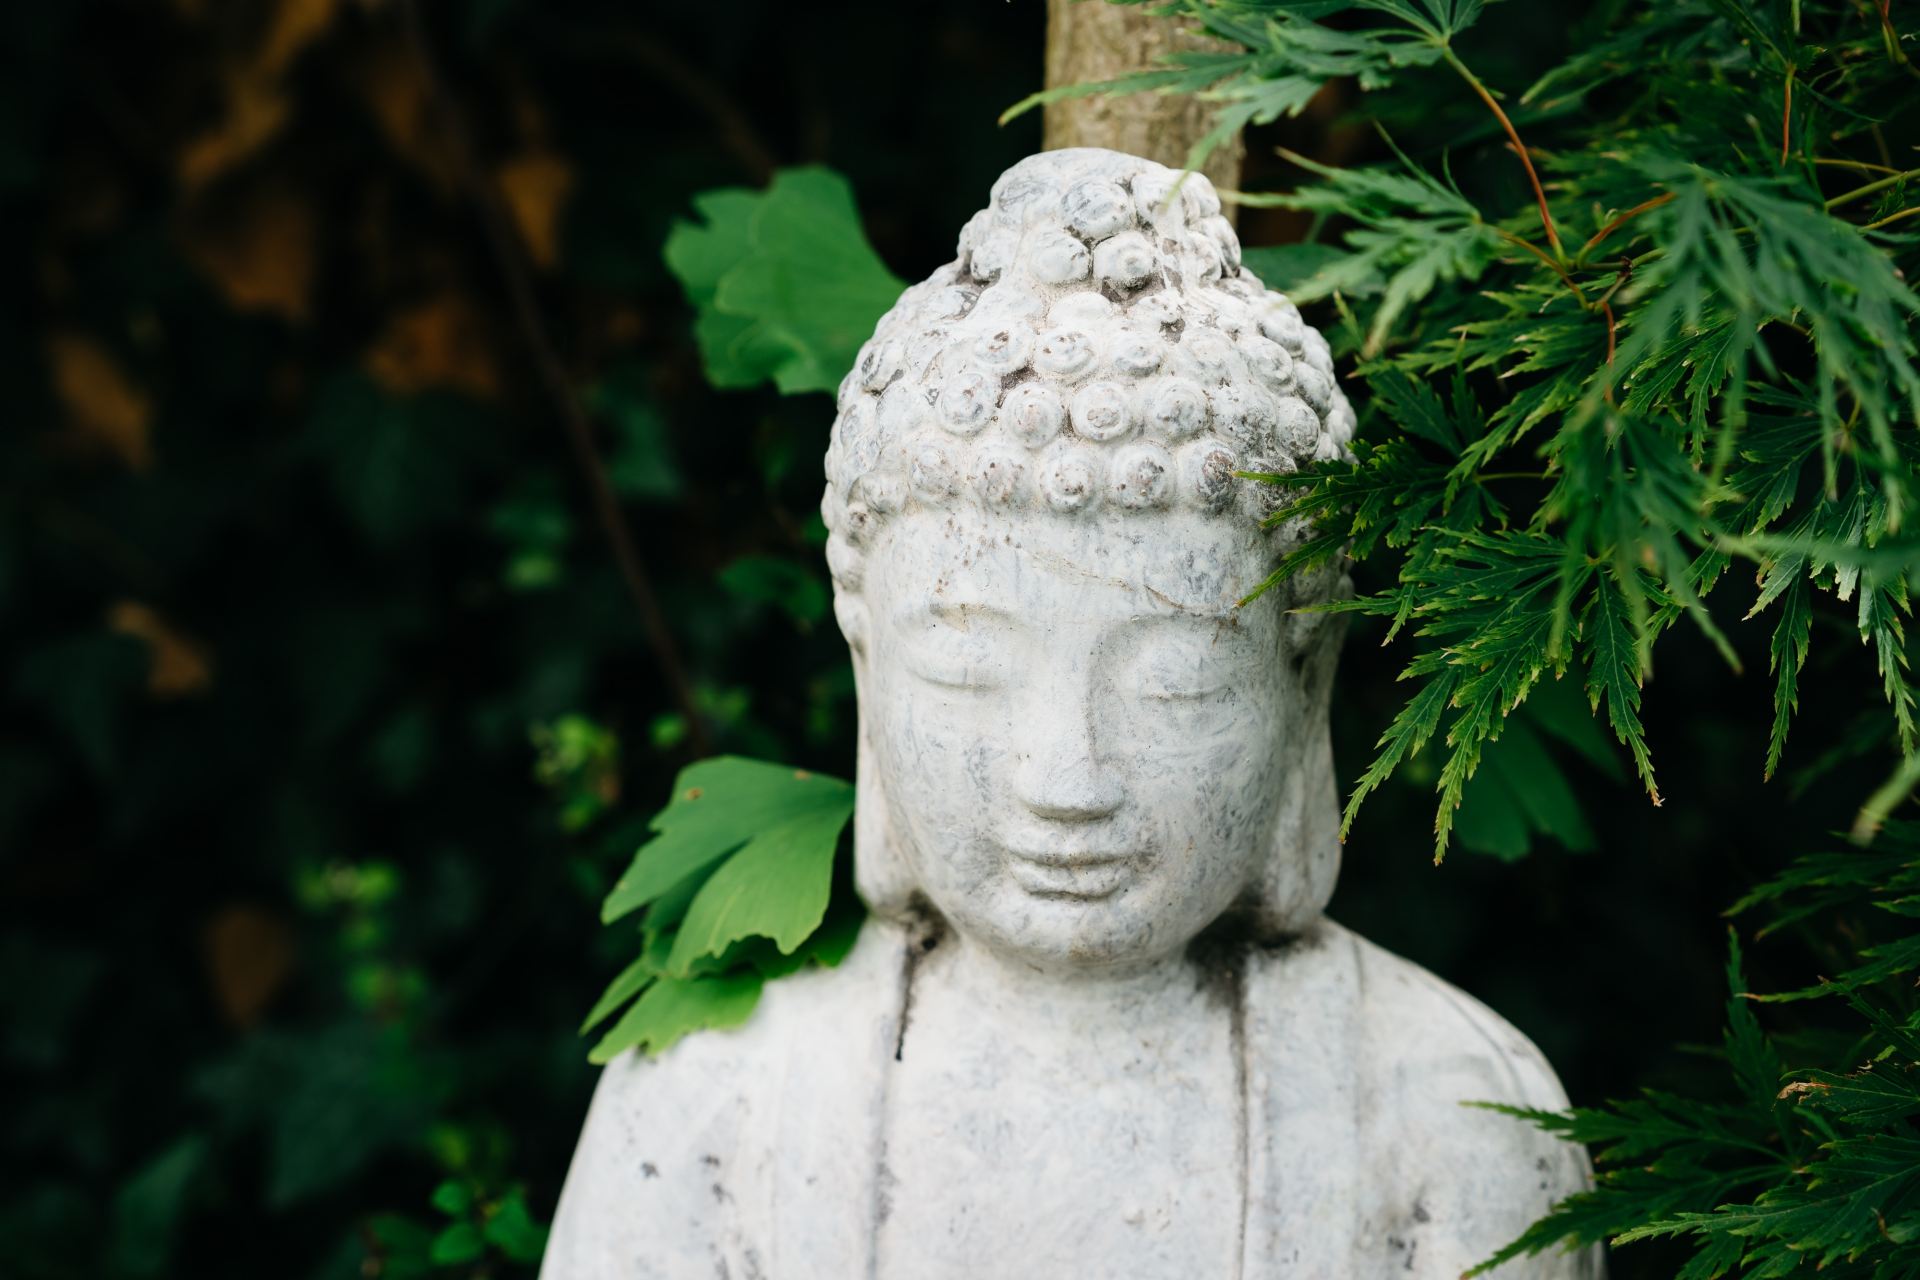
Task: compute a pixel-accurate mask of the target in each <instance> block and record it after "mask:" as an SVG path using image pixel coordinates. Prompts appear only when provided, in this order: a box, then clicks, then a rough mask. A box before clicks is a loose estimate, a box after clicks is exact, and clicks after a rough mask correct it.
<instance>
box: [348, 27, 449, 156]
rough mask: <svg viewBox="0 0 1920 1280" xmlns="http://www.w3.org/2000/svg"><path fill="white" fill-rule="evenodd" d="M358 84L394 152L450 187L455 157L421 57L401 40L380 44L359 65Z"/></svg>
mask: <svg viewBox="0 0 1920 1280" xmlns="http://www.w3.org/2000/svg"><path fill="white" fill-rule="evenodd" d="M354 84H355V86H356V87H357V88H358V89H359V91H360V97H361V99H362V100H363V101H364V102H365V103H366V106H367V112H368V114H370V115H372V117H373V120H374V123H375V125H377V126H378V127H379V130H380V136H382V137H383V138H385V139H386V140H387V145H388V146H390V147H392V148H393V150H394V153H395V154H396V155H398V156H400V158H401V159H403V160H405V161H407V162H408V163H409V164H411V165H412V166H413V167H414V168H415V169H417V170H419V171H420V172H421V173H422V174H424V175H425V176H426V177H427V178H428V179H429V180H430V181H432V182H433V183H434V184H435V185H436V186H437V187H438V188H439V189H440V190H441V191H442V192H451V191H452V190H453V189H454V185H455V176H456V175H455V172H454V167H453V157H452V155H451V153H450V152H449V150H448V148H447V147H446V146H445V145H444V143H442V142H441V141H440V139H439V136H438V134H437V132H436V131H435V128H434V119H433V103H432V95H431V86H430V85H428V83H427V79H426V76H425V74H424V73H423V72H422V71H421V69H420V62H419V59H418V58H416V57H414V56H413V54H412V53H411V52H410V51H409V50H408V49H407V48H406V47H405V46H404V45H403V44H401V43H400V42H399V41H397V40H389V41H386V42H384V43H381V44H378V45H375V46H373V47H372V48H371V49H370V50H369V52H368V53H367V55H366V56H365V58H364V59H362V61H361V63H360V65H359V66H358V68H357V69H356V74H355V76H354Z"/></svg>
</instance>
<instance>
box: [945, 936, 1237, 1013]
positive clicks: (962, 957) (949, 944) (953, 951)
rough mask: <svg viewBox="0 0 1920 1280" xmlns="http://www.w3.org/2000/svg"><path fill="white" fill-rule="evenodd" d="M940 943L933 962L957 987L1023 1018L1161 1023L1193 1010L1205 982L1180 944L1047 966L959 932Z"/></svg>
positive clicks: (987, 1006)
mask: <svg viewBox="0 0 1920 1280" xmlns="http://www.w3.org/2000/svg"><path fill="white" fill-rule="evenodd" d="M940 950H941V951H942V952H945V953H947V954H944V955H941V956H940V957H939V958H938V960H937V961H936V962H935V963H934V964H932V965H930V966H928V968H929V969H931V970H933V971H935V972H938V973H939V974H940V978H939V980H940V981H942V982H943V983H946V984H950V985H951V987H952V989H953V990H954V992H955V994H956V995H959V996H960V997H961V998H963V999H965V1000H968V1001H970V1002H972V1003H973V1004H974V1005H975V1006H976V1007H977V1008H979V1009H981V1010H982V1011H983V1012H986V1011H992V1012H995V1013H1003V1014H1005V1015H1006V1016H1007V1017H1009V1018H1014V1019H1018V1020H1023V1021H1024V1020H1029V1019H1032V1020H1038V1021H1049V1020H1056V1019H1060V1018H1063V1017H1064V1018H1070V1019H1073V1020H1074V1021H1076V1022H1085V1021H1088V1020H1091V1021H1095V1022H1104V1021H1106V1020H1107V1019H1108V1018H1113V1019H1118V1020H1121V1021H1123V1022H1127V1023H1129V1024H1130V1025H1134V1026H1140V1025H1148V1026H1151V1025H1157V1024H1160V1023H1161V1022H1162V1021H1163V1020H1168V1019H1172V1018H1173V1016H1174V1013H1175V1011H1176V1010H1190V1009H1191V1008H1192V1007H1193V1006H1194V1004H1195V1003H1196V997H1197V993H1198V988H1200V987H1201V986H1203V985H1204V984H1205V982H1206V977H1205V975H1204V974H1203V973H1202V971H1201V969H1200V968H1199V967H1198V966H1196V965H1195V964H1194V962H1193V961H1191V960H1189V959H1188V958H1187V957H1186V956H1185V955H1184V954H1182V953H1180V952H1175V953H1173V954H1171V955H1167V956H1160V957H1155V958H1153V959H1150V960H1143V961H1138V962H1134V963H1130V964H1125V965H1113V966H1101V967H1098V968H1069V967H1061V968H1051V967H1048V968H1042V967H1039V966H1036V965H1034V964H1032V963H1030V962H1028V961H1025V960H1022V959H1020V958H1019V957H1017V956H1009V955H1006V954H1004V953H1002V952H998V951H995V950H993V949H992V948H990V947H988V946H986V945H984V944H982V943H980V942H977V941H974V940H972V939H970V938H968V937H967V936H966V935H964V934H960V933H953V932H949V933H948V934H947V935H946V938H945V940H944V941H943V942H942V944H941V947H940ZM930 959H931V957H930ZM928 976H929V977H931V976H933V975H932V973H929V974H928Z"/></svg>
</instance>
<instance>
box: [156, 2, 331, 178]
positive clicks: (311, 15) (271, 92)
mask: <svg viewBox="0 0 1920 1280" xmlns="http://www.w3.org/2000/svg"><path fill="white" fill-rule="evenodd" d="M337 8H338V0H279V4H278V5H277V6H276V7H275V8H274V11H273V17H272V20H271V21H270V22H268V23H267V26H266V30H265V34H264V35H263V36H262V37H261V39H260V42H259V45H258V47H257V48H255V50H254V51H253V52H252V54H251V55H250V56H248V57H246V58H244V59H242V60H240V61H237V62H235V63H233V64H232V65H230V66H229V67H228V68H227V70H226V74H225V77H224V78H225V97H226V103H225V110H224V111H223V112H222V114H221V118H220V120H219V122H218V123H216V124H215V125H214V126H213V127H212V128H211V129H209V130H207V131H206V132H205V133H202V134H200V135H199V136H198V137H196V138H194V139H193V140H192V141H191V142H189V143H187V145H186V146H185V147H183V148H182V149H181V151H180V155H179V158H178V160H177V161H176V162H175V176H176V177H177V178H178V179H179V182H180V185H181V186H182V187H183V188H185V190H186V191H187V193H188V194H189V195H191V194H193V193H194V192H197V191H199V190H200V189H202V188H203V187H205V186H206V185H207V184H208V183H210V182H212V181H213V180H214V179H215V178H217V177H219V176H220V175H221V174H223V173H225V172H227V171H228V170H229V169H232V168H233V167H234V166H235V165H237V164H239V163H240V162H241V161H243V160H245V159H246V158H247V157H248V156H251V155H252V154H253V153H254V152H256V151H258V150H259V149H260V148H261V147H262V146H264V145H265V144H266V143H267V142H268V141H269V140H270V139H271V138H272V137H273V136H274V135H275V134H277V133H279V132H280V128H281V126H282V125H284V124H285V123H286V121H287V115H288V113H289V111H290V109H291V107H292V101H291V99H289V97H288V96H287V94H286V92H285V89H284V87H283V86H282V84H281V79H282V77H283V76H284V75H285V74H286V72H287V71H288V69H289V68H291V67H292V66H293V64H294V63H295V62H296V61H297V60H298V59H299V56H300V54H301V53H303V52H305V51H306V49H307V48H308V47H309V46H310V45H312V43H313V42H314V41H315V40H316V39H318V38H319V37H320V36H321V35H322V34H324V33H325V32H326V30H327V28H328V27H329V26H330V25H332V22H333V17H334V13H335V11H336V10H337Z"/></svg>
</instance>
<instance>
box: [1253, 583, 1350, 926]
mask: <svg viewBox="0 0 1920 1280" xmlns="http://www.w3.org/2000/svg"><path fill="white" fill-rule="evenodd" d="M1348 590H1351V588H1348ZM1346 630H1347V628H1346V616H1345V615H1344V614H1328V613H1296V614H1289V615H1288V617H1287V627H1286V645H1287V653H1286V656H1285V661H1286V662H1287V664H1288V667H1289V669H1290V671H1291V673H1292V675H1293V678H1294V690H1293V705H1294V706H1295V708H1297V711H1296V714H1295V715H1294V716H1293V717H1292V724H1291V726H1290V727H1289V730H1288V732H1287V735H1286V737H1285V739H1284V740H1283V742H1282V744H1281V747H1280V749H1281V750H1282V751H1283V752H1284V753H1285V754H1286V768H1285V769H1284V770H1283V771H1282V774H1281V777H1282V778H1283V779H1284V781H1283V782H1282V783H1281V786H1282V788H1283V789H1284V795H1283V796H1282V798H1281V804H1280V813H1279V817H1278V819H1277V820H1276V821H1275V823H1274V833H1273V834H1274V842H1273V848H1272V851H1271V852H1270V853H1269V854H1268V856H1267V860H1266V864H1265V866H1264V867H1263V868H1262V869H1261V872H1260V881H1259V884H1258V885H1257V886H1256V889H1257V899H1258V904H1259V915H1258V928H1259V931H1260V932H1261V933H1262V934H1263V935H1265V936H1268V937H1275V938H1279V937H1286V936H1289V935H1292V934H1296V933H1299V932H1300V931H1301V930H1303V929H1305V928H1306V927H1307V926H1308V925H1310V924H1312V923H1313V922H1314V920H1316V919H1318V918H1319V916H1320V913H1321V912H1323V911H1325V910H1326V907H1327V902H1328V901H1329V900H1330V899H1331V898H1332V897H1333V888H1334V884H1335V883H1336V882H1337V881H1338V880H1339V878H1340V795H1339V790H1338V788H1337V786H1336V785H1335V782H1334V776H1333V725H1332V720H1331V716H1330V704H1331V701H1332V697H1333V674H1334V671H1335V669H1336V668H1337V666H1338V664H1339V659H1340V641H1341V639H1342V638H1343V637H1344V636H1345V634H1346Z"/></svg>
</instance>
